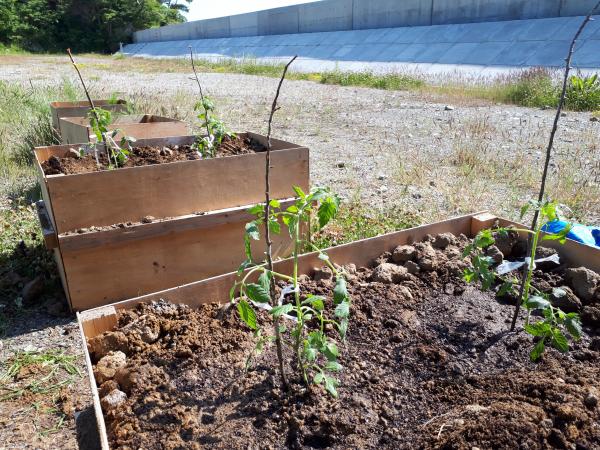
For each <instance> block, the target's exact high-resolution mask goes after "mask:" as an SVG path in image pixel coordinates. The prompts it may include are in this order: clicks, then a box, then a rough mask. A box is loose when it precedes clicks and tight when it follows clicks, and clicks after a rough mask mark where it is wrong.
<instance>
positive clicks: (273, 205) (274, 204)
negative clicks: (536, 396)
mask: <svg viewBox="0 0 600 450" xmlns="http://www.w3.org/2000/svg"><path fill="white" fill-rule="evenodd" d="M269 206H271V208H279V207H280V206H281V203H280V202H279V200H275V199H273V200H271V201H270V202H269Z"/></svg>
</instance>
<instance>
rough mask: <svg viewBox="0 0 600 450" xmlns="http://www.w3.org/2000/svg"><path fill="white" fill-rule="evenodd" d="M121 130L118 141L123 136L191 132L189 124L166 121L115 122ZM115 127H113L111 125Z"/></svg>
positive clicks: (175, 134) (184, 133)
mask: <svg viewBox="0 0 600 450" xmlns="http://www.w3.org/2000/svg"><path fill="white" fill-rule="evenodd" d="M115 125H117V126H116V127H114V128H116V129H118V130H119V133H117V135H116V137H115V140H116V141H117V142H118V141H119V140H120V139H121V138H122V137H123V136H127V137H134V138H136V139H150V138H160V137H166V136H185V135H187V134H188V133H189V129H188V126H187V125H186V124H185V123H184V122H174V121H164V122H154V121H151V122H148V123H123V124H115ZM110 128H111V129H113V127H110Z"/></svg>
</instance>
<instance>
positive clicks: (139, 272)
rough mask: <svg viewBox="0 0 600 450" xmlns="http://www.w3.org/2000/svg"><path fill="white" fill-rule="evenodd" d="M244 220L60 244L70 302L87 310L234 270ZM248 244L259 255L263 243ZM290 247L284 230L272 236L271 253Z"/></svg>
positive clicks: (242, 255)
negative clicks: (90, 243) (73, 246)
mask: <svg viewBox="0 0 600 450" xmlns="http://www.w3.org/2000/svg"><path fill="white" fill-rule="evenodd" d="M200 218H202V217H200ZM245 223H246V221H245V220H242V221H239V222H233V223H224V224H221V225H213V226H211V227H208V228H200V229H191V230H187V231H177V232H172V233H169V234H166V235H161V236H156V237H151V238H148V239H141V240H135V241H126V242H118V243H105V244H103V245H102V246H96V247H92V248H84V249H80V250H73V251H66V250H65V249H63V248H62V247H61V255H62V260H63V264H64V267H65V272H66V277H67V280H68V288H69V293H70V297H71V306H72V308H73V309H75V310H84V309H89V308H92V307H95V306H99V305H106V304H109V303H112V302H115V301H118V300H123V299H126V298H131V297H136V296H138V295H142V294H147V293H150V292H156V291H159V290H162V289H165V288H168V287H173V286H179V285H182V284H185V283H189V282H192V281H194V280H198V279H205V278H209V277H213V276H216V275H219V274H222V273H227V272H231V271H234V270H236V269H237V267H239V265H240V263H241V262H242V261H243V260H244V259H245V253H244V242H243V236H244V226H245ZM252 244H253V249H254V252H255V254H256V255H260V252H261V251H263V248H262V246H263V245H264V242H261V241H253V243H252ZM291 246H292V244H291V239H290V237H289V235H288V234H287V233H281V234H279V235H274V236H273V255H274V256H275V257H281V256H288V255H289V254H290V251H291Z"/></svg>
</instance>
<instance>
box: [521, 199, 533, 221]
mask: <svg viewBox="0 0 600 450" xmlns="http://www.w3.org/2000/svg"><path fill="white" fill-rule="evenodd" d="M530 206H531V205H530V204H529V203H526V204H524V205H523V206H521V214H520V215H519V218H520V219H523V217H525V214H527V211H529V207H530Z"/></svg>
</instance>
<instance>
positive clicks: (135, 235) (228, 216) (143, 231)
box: [54, 199, 295, 252]
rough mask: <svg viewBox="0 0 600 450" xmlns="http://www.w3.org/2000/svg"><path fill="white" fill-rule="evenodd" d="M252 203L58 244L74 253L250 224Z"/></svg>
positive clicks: (66, 239) (70, 238)
mask: <svg viewBox="0 0 600 450" xmlns="http://www.w3.org/2000/svg"><path fill="white" fill-rule="evenodd" d="M294 202H295V200H294V199H285V200H281V205H282V207H283V208H287V207H288V206H291V205H292V204H293V203H294ZM263 203H264V202H263ZM250 206H253V205H246V206H242V207H236V208H226V209H221V210H217V211H210V212H208V213H206V214H201V215H198V214H188V215H185V216H180V217H175V218H172V219H165V220H163V221H157V222H152V223H140V224H136V225H133V226H130V227H123V228H111V229H108V230H102V231H94V232H88V233H83V234H67V235H64V234H63V235H61V236H59V237H58V240H57V244H58V242H59V241H60V248H61V250H62V251H63V252H72V251H76V250H83V249H86V248H94V247H102V246H105V245H114V244H118V243H125V242H132V241H138V240H142V239H149V238H156V237H159V236H165V235H170V234H174V233H181V232H183V231H190V230H202V229H204V228H211V227H215V226H218V225H224V224H227V223H240V222H243V223H247V222H249V221H250V220H252V219H254V216H252V215H251V214H249V213H248V212H247V209H248V208H249V207H250ZM54 237H55V238H56V234H54Z"/></svg>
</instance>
